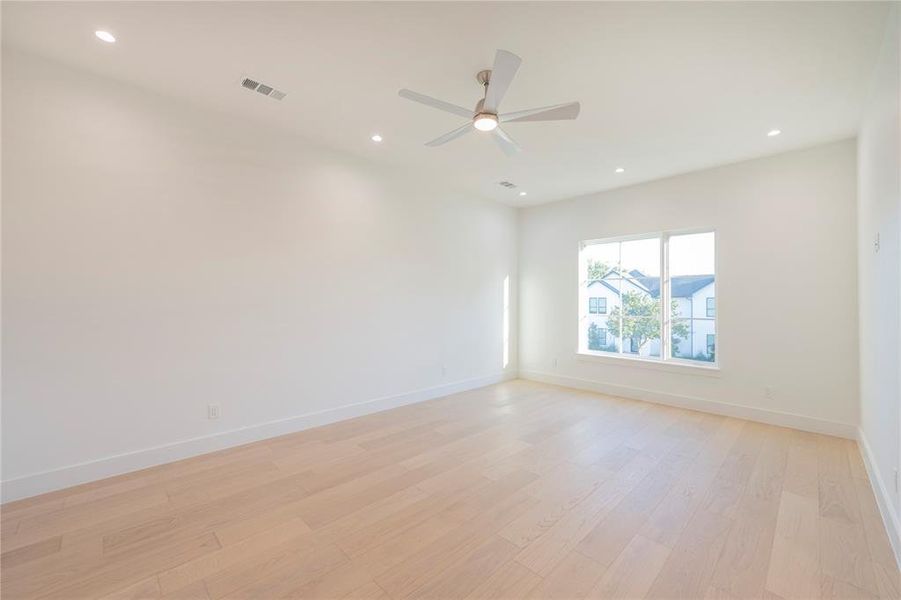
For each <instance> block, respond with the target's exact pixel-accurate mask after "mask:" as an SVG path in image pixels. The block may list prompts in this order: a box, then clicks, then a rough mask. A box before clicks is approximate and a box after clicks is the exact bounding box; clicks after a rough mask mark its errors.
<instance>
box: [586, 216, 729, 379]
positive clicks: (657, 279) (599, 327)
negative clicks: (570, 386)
mask: <svg viewBox="0 0 901 600" xmlns="http://www.w3.org/2000/svg"><path fill="white" fill-rule="evenodd" d="M715 284H716V273H715V234H714V232H712V231H708V232H702V233H663V234H649V235H644V236H634V237H630V238H625V239H609V240H592V241H586V242H582V244H581V248H580V251H579V307H580V308H579V321H580V326H579V331H580V336H579V352H581V353H584V354H596V355H620V356H621V355H624V354H625V355H631V356H633V357H636V356H637V357H638V358H642V359H649V360H658V361H675V362H682V361H700V362H706V363H713V362H715V356H716V353H715V340H716V289H715ZM598 292H601V293H602V294H603V297H602V296H601V295H599V294H598ZM601 315H603V316H601Z"/></svg>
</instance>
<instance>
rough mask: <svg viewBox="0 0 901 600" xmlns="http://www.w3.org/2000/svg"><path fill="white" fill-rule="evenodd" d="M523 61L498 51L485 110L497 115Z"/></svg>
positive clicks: (486, 94)
mask: <svg viewBox="0 0 901 600" xmlns="http://www.w3.org/2000/svg"><path fill="white" fill-rule="evenodd" d="M520 63H522V59H521V58H519V57H518V56H516V55H515V54H513V53H512V52H507V51H506V50H498V51H497V54H495V55H494V66H493V67H492V68H491V78H490V79H489V80H488V91H487V92H486V93H485V104H484V109H485V110H486V111H487V112H490V113H495V114H496V113H497V107H498V106H500V103H501V100H503V99H504V94H506V93H507V88H508V87H510V83H511V82H512V81H513V77H514V76H515V75H516V71H517V70H518V69H519V65H520Z"/></svg>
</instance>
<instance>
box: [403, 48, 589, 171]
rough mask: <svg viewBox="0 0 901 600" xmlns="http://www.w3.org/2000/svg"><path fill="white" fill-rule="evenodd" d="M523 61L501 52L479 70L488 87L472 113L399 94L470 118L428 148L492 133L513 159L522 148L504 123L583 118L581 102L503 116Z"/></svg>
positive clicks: (482, 82) (414, 94)
mask: <svg viewBox="0 0 901 600" xmlns="http://www.w3.org/2000/svg"><path fill="white" fill-rule="evenodd" d="M521 63H522V59H521V58H519V57H518V56H516V55H515V54H513V53H512V52H508V51H506V50H498V51H497V53H496V54H495V56H494V67H493V68H491V69H485V70H483V71H479V72H478V73H477V74H476V80H477V81H478V82H479V84H480V85H482V87H483V88H484V97H483V98H481V99H480V100H479V101H478V102H477V103H476V106H475V109H474V110H469V109H467V108H464V107H462V106H458V105H456V104H452V103H450V102H445V101H443V100H438V99H437V98H432V97H431V96H426V95H425V94H420V93H418V92H414V91H412V90H407V89H403V90H400V91H399V92H398V94H399V95H400V96H401V97H402V98H406V99H407V100H412V101H413V102H419V103H420V104H425V105H426V106H431V107H432V108H437V109H438V110H443V111H444V112H449V113H452V114H455V115H458V116H461V117H466V118H467V119H469V121H468V122H467V123H465V124H464V125H462V126H461V127H458V128H457V129H454V130H453V131H450V132H448V133H445V134H444V135H442V136H441V137H438V138H435V139H434V140H432V141H430V142H426V144H425V145H426V146H441V145H443V144H446V143H447V142H449V141H451V140H454V139H456V138H458V137H461V136H463V135H466V134H467V133H469V132H470V131H472V130H473V129H476V130H478V131H484V132H490V133H491V135H492V137H493V138H494V141H495V142H496V143H497V145H498V147H499V148H500V149H501V150H502V151H503V152H504V154H506V155H507V156H512V155H514V154H516V153H517V152H519V151H520V150H521V149H522V148H521V147H520V145H519V144H517V143H516V142H515V141H514V140H513V138H511V137H510V135H509V134H508V133H507V132H506V131H504V130H503V129H502V128H501V127H500V124H501V123H512V122H515V121H563V120H572V119H575V118H576V117H578V116H579V108H580V107H579V103H578V102H568V103H566V104H556V105H554V106H543V107H541V108H530V109H527V110H520V111H517V112H512V113H499V112H498V107H499V106H500V103H501V100H502V99H503V97H504V95H505V94H506V93H507V88H509V87H510V83H511V82H512V81H513V77H514V76H515V75H516V72H517V71H518V70H519V65H520V64H521Z"/></svg>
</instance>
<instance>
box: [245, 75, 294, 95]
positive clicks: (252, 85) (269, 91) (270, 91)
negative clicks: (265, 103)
mask: <svg viewBox="0 0 901 600" xmlns="http://www.w3.org/2000/svg"><path fill="white" fill-rule="evenodd" d="M241 87H245V88H247V89H248V90H253V91H254V92H257V93H260V94H263V95H264V96H269V97H270V98H275V99H276V100H281V99H282V98H284V97H285V96H287V95H288V94H286V93H285V92H283V91H281V90H277V89H275V88H274V87H272V86H271V85H266V84H265V83H260V82H259V81H256V80H254V79H251V78H250V77H244V78H243V79H241Z"/></svg>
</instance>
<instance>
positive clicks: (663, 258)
mask: <svg viewBox="0 0 901 600" xmlns="http://www.w3.org/2000/svg"><path fill="white" fill-rule="evenodd" d="M668 248H669V236H668V235H667V234H665V233H664V234H662V235H661V236H660V360H669V359H670V343H671V339H672V337H671V336H670V330H671V326H672V324H671V323H670V312H671V311H670V310H669V306H670V299H669V297H670V293H669V260H668V258H669V253H668Z"/></svg>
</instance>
